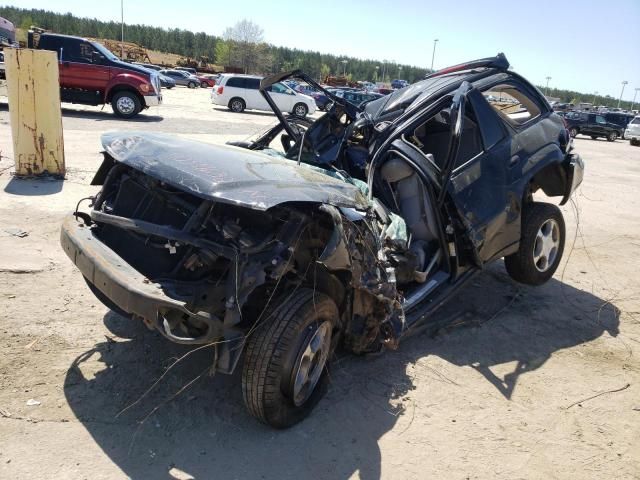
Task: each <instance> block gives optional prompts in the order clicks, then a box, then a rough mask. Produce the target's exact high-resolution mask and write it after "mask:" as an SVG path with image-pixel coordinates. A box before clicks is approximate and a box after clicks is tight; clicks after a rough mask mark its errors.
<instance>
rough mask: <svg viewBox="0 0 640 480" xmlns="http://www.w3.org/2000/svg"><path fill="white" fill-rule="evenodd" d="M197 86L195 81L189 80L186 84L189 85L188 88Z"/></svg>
mask: <svg viewBox="0 0 640 480" xmlns="http://www.w3.org/2000/svg"><path fill="white" fill-rule="evenodd" d="M197 86H198V84H197V83H196V82H189V83H188V84H187V87H189V88H196V87H197Z"/></svg>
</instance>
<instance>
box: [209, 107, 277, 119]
mask: <svg viewBox="0 0 640 480" xmlns="http://www.w3.org/2000/svg"><path fill="white" fill-rule="evenodd" d="M213 109H214V110H215V111H217V112H227V113H233V114H234V115H252V116H256V117H274V118H275V114H274V113H273V112H261V111H258V110H245V111H244V112H242V113H235V112H232V111H231V110H229V109H228V108H226V107H213Z"/></svg>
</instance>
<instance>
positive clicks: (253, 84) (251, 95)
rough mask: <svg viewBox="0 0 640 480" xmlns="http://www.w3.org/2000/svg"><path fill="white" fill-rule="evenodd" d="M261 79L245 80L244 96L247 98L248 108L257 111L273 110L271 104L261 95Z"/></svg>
mask: <svg viewBox="0 0 640 480" xmlns="http://www.w3.org/2000/svg"><path fill="white" fill-rule="evenodd" d="M259 89H260V79H259V78H251V77H245V79H244V92H243V94H244V96H245V97H246V100H245V101H246V102H247V108H253V109H256V110H271V107H269V104H268V103H267V101H266V100H265V99H264V97H263V96H262V95H261V94H260V90H259Z"/></svg>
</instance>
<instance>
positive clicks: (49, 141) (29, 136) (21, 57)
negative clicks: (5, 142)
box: [4, 48, 65, 177]
mask: <svg viewBox="0 0 640 480" xmlns="http://www.w3.org/2000/svg"><path fill="white" fill-rule="evenodd" d="M4 55H5V68H6V76H7V87H8V88H7V90H8V95H9V119H10V121H11V134H12V136H13V158H14V159H15V163H16V175H41V174H47V173H48V174H51V175H55V176H61V177H63V176H64V174H65V166H64V142H63V137H62V113H61V111H60V83H59V80H58V59H57V56H56V53H55V52H51V51H47V50H32V49H26V48H23V49H17V48H7V49H5V50H4Z"/></svg>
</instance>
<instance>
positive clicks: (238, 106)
mask: <svg viewBox="0 0 640 480" xmlns="http://www.w3.org/2000/svg"><path fill="white" fill-rule="evenodd" d="M245 108H246V104H245V103H244V100H242V99H241V98H232V99H231V100H230V101H229V110H231V111H232V112H236V113H242V112H244V109H245Z"/></svg>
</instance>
